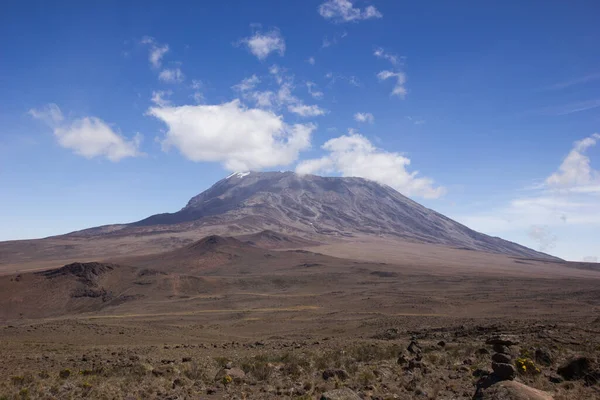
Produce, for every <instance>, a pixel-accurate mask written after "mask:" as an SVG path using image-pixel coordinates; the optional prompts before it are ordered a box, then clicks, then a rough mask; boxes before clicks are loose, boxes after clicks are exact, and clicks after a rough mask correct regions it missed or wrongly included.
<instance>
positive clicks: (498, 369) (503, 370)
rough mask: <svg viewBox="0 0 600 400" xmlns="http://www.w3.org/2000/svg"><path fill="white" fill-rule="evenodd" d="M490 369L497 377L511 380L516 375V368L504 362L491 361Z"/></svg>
mask: <svg viewBox="0 0 600 400" xmlns="http://www.w3.org/2000/svg"><path fill="white" fill-rule="evenodd" d="M492 370H493V371H494V375H496V376H497V377H498V379H500V380H503V381H506V380H511V381H512V380H513V379H515V376H516V375H517V370H516V369H515V367H514V366H513V365H512V364H504V363H497V362H493V363H492Z"/></svg>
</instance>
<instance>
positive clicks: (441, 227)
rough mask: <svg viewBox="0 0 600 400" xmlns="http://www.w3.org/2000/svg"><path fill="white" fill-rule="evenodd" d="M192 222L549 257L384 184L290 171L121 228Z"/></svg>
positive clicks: (226, 183)
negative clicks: (482, 230)
mask: <svg viewBox="0 0 600 400" xmlns="http://www.w3.org/2000/svg"><path fill="white" fill-rule="evenodd" d="M198 222H205V223H206V222H208V223H209V224H213V223H215V222H218V224H228V225H232V226H245V225H248V224H249V225H251V226H253V227H255V229H263V228H267V229H271V230H277V231H284V232H294V233H296V234H300V235H302V234H304V235H309V236H310V235H317V236H319V235H325V236H337V237H340V236H341V237H353V236H356V235H376V236H393V237H397V238H400V239H403V240H410V241H415V242H420V243H433V244H441V245H446V246H451V247H458V248H464V249H469V250H481V251H489V252H494V253H502V254H508V255H513V256H524V257H533V258H549V257H550V256H548V255H546V254H543V253H540V252H537V251H535V250H532V249H529V248H526V247H524V246H521V245H518V244H516V243H512V242H509V241H506V240H503V239H500V238H497V237H491V236H488V235H485V234H482V233H479V232H476V231H474V230H472V229H469V228H467V227H466V226H464V225H461V224H459V223H458V222H456V221H453V220H451V219H450V218H448V217H445V216H444V215H442V214H439V213H437V212H435V211H433V210H430V209H428V208H425V207H423V206H422V205H420V204H419V203H416V202H415V201H413V200H411V199H409V198H408V197H405V196H403V195H402V194H400V193H399V192H397V191H396V190H394V189H392V188H391V187H389V186H387V185H381V184H379V183H376V182H373V181H370V180H367V179H363V178H340V177H321V176H315V175H298V174H295V173H293V172H245V173H235V174H232V175H230V176H229V177H227V178H225V179H223V180H221V181H219V182H217V183H216V184H215V185H213V186H212V187H210V188H209V189H208V190H206V191H204V192H202V193H200V194H199V195H197V196H195V197H193V198H192V199H191V200H190V201H189V202H188V204H187V205H186V206H185V207H184V208H183V209H181V210H180V211H178V212H175V213H167V214H158V215H153V216H151V217H149V218H146V219H144V220H141V221H139V222H136V223H133V224H131V225H129V226H128V228H129V229H131V228H135V227H138V228H139V227H149V226H161V225H163V226H168V225H170V226H176V225H185V224H190V223H191V224H193V223H198Z"/></svg>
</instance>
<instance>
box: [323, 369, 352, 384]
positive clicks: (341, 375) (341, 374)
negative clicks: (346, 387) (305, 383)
mask: <svg viewBox="0 0 600 400" xmlns="http://www.w3.org/2000/svg"><path fill="white" fill-rule="evenodd" d="M322 376H323V379H324V380H328V379H330V378H335V377H337V378H338V379H341V380H343V381H344V380H346V379H348V373H347V372H346V371H344V370H343V369H327V370H325V371H323V375H322Z"/></svg>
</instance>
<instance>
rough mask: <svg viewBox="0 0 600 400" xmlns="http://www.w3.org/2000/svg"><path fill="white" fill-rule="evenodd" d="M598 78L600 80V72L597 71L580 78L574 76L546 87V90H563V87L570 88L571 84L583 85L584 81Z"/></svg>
mask: <svg viewBox="0 0 600 400" xmlns="http://www.w3.org/2000/svg"><path fill="white" fill-rule="evenodd" d="M597 80H600V72H596V73H593V74H589V75H585V76H581V77H579V78H573V79H570V80H566V81H563V82H559V83H555V84H554V85H550V86H548V87H546V88H544V89H545V90H561V89H566V88H569V87H571V86H575V85H581V84H583V83H588V82H593V81H597Z"/></svg>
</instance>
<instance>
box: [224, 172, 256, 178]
mask: <svg viewBox="0 0 600 400" xmlns="http://www.w3.org/2000/svg"><path fill="white" fill-rule="evenodd" d="M248 175H250V172H234V173H233V174H231V175H229V176H228V177H227V178H225V179H229V178H233V177H234V176H236V177H238V178H243V177H245V176H248Z"/></svg>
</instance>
